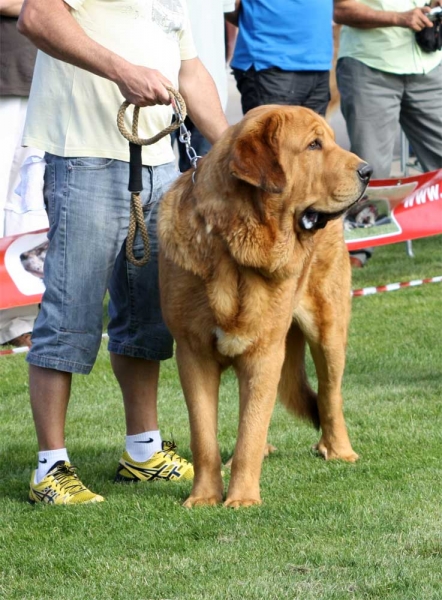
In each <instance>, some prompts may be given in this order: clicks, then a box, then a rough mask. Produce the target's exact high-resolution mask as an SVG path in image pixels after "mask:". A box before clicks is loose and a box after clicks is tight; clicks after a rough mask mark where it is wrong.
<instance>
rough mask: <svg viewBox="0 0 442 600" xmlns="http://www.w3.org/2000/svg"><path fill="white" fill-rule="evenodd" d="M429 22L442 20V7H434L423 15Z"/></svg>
mask: <svg viewBox="0 0 442 600" xmlns="http://www.w3.org/2000/svg"><path fill="white" fill-rule="evenodd" d="M425 16H426V17H427V18H428V19H430V21H433V22H434V21H438V20H442V7H440V6H435V7H434V8H432V9H431V10H430V12H428V13H427V14H426V15H425Z"/></svg>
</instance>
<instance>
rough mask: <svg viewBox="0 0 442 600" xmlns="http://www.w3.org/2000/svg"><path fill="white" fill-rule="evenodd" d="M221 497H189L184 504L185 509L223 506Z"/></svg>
mask: <svg viewBox="0 0 442 600" xmlns="http://www.w3.org/2000/svg"><path fill="white" fill-rule="evenodd" d="M221 502H222V497H221V496H208V497H203V496H189V497H188V498H187V500H186V501H185V502H184V503H183V506H184V508H195V507H197V506H216V505H217V504H221Z"/></svg>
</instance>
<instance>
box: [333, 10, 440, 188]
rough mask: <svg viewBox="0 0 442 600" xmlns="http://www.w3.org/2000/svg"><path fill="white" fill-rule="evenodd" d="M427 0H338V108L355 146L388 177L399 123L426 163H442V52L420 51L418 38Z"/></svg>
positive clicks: (431, 166) (437, 166) (379, 173)
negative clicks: (339, 96) (339, 33)
mask: <svg viewBox="0 0 442 600" xmlns="http://www.w3.org/2000/svg"><path fill="white" fill-rule="evenodd" d="M424 4H425V0H388V2H387V1H386V0H360V1H358V0H335V9H334V20H335V21H336V22H337V23H342V24H343V25H345V27H343V28H342V32H341V40H340V48H339V55H338V66H337V80H338V86H339V91H340V94H341V108H342V112H343V115H344V118H345V121H346V123H347V129H348V134H349V137H350V142H351V150H352V152H355V153H356V154H358V155H359V156H361V157H362V158H364V160H366V161H368V162H369V163H370V164H371V165H372V166H373V177H375V178H377V179H382V178H385V177H389V176H390V169H391V163H392V159H393V147H394V141H395V138H396V135H397V129H398V123H400V124H401V127H402V129H403V130H404V132H405V135H406V136H407V138H408V140H409V142H410V143H411V146H412V147H413V150H414V151H415V153H416V156H417V158H418V160H419V162H420V164H421V165H422V167H423V169H424V170H425V171H432V170H436V169H440V168H442V135H441V132H442V64H441V61H442V52H440V51H438V52H432V53H425V52H424V51H423V50H421V48H420V47H419V45H418V44H417V43H416V39H415V32H416V31H420V30H422V29H423V28H424V27H432V22H431V21H430V20H429V19H428V18H427V16H426V14H427V13H428V12H429V10H430V8H429V7H428V6H424ZM441 4H442V0H436V1H433V3H432V5H433V6H436V5H441ZM392 9H395V10H392Z"/></svg>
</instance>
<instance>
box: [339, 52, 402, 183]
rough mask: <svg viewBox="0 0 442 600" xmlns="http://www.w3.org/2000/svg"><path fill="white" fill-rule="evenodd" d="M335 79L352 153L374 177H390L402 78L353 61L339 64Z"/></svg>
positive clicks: (348, 60) (342, 59)
mask: <svg viewBox="0 0 442 600" xmlns="http://www.w3.org/2000/svg"><path fill="white" fill-rule="evenodd" d="M336 76H337V81H338V87H339V92H340V94H341V109H342V113H343V115H344V118H345V121H346V124H347V131H348V135H349V137H350V143H351V151H352V152H354V153H355V154H357V155H358V156H360V157H361V158H362V159H364V160H366V161H367V162H368V163H370V164H371V166H372V167H373V178H375V179H383V178H386V177H389V176H390V170H391V163H392V159H393V148H394V141H395V137H396V134H397V131H398V127H399V111H400V103H401V99H402V94H403V88H404V82H403V79H402V76H399V75H391V74H389V73H383V72H382V71H378V70H377V69H371V68H370V67H367V66H366V65H365V64H364V63H362V62H360V61H358V60H355V59H353V58H341V59H340V60H339V61H338V65H337V71H336Z"/></svg>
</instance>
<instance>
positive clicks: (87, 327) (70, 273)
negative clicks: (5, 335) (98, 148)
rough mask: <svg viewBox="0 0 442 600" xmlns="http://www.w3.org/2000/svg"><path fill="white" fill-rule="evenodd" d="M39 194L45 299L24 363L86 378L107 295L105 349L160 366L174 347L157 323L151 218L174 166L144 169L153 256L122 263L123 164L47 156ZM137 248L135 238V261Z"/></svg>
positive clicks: (125, 217) (126, 195) (126, 199)
mask: <svg viewBox="0 0 442 600" xmlns="http://www.w3.org/2000/svg"><path fill="white" fill-rule="evenodd" d="M45 158H46V163H47V166H46V171H45V182H44V195H45V203H46V209H47V212H48V217H49V227H50V229H49V233H48V238H49V249H48V253H47V255H46V260H45V265H44V283H45V288H46V289H45V293H44V295H43V299H42V304H41V310H40V313H39V315H38V317H37V320H36V322H35V326H34V331H33V334H32V348H31V350H30V351H29V353H28V356H27V361H28V362H29V363H30V364H33V365H37V366H39V367H45V368H49V369H56V370H59V371H66V372H69V373H89V372H90V371H91V369H92V367H93V365H94V362H95V359H96V357H97V354H98V350H99V347H100V342H101V338H102V328H103V300H104V297H105V294H106V291H107V290H109V295H110V301H109V317H110V321H109V326H108V333H109V344H108V349H109V350H110V351H111V352H114V353H116V354H121V355H125V356H132V357H136V358H144V359H147V360H165V359H167V358H170V357H171V356H172V353H173V340H172V336H171V335H170V333H169V331H168V329H167V327H166V325H165V324H164V322H163V318H162V314H161V307H160V295H159V282H158V240H157V232H156V229H157V214H158V205H159V201H160V199H161V197H162V195H163V194H164V193H165V192H166V191H167V189H168V188H169V186H170V185H171V184H172V182H173V181H174V180H175V178H176V177H177V175H178V173H177V171H176V168H175V164H174V163H168V164H166V165H160V166H157V167H147V166H144V167H143V186H144V191H143V192H142V194H141V196H142V201H143V208H144V215H145V221H146V225H147V228H148V233H149V240H150V249H151V256H150V261H149V262H148V263H147V264H146V265H145V266H143V267H136V266H134V265H132V264H131V263H128V262H127V261H126V243H125V240H126V236H127V230H128V224H129V213H130V192H128V189H127V187H128V180H129V165H128V163H126V162H122V161H118V160H111V159H106V158H62V157H59V156H54V155H52V154H46V156H45ZM142 254H143V246H142V243H141V238H140V235H139V233H138V232H137V236H136V239H135V244H134V255H135V257H136V258H141V256H142Z"/></svg>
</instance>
